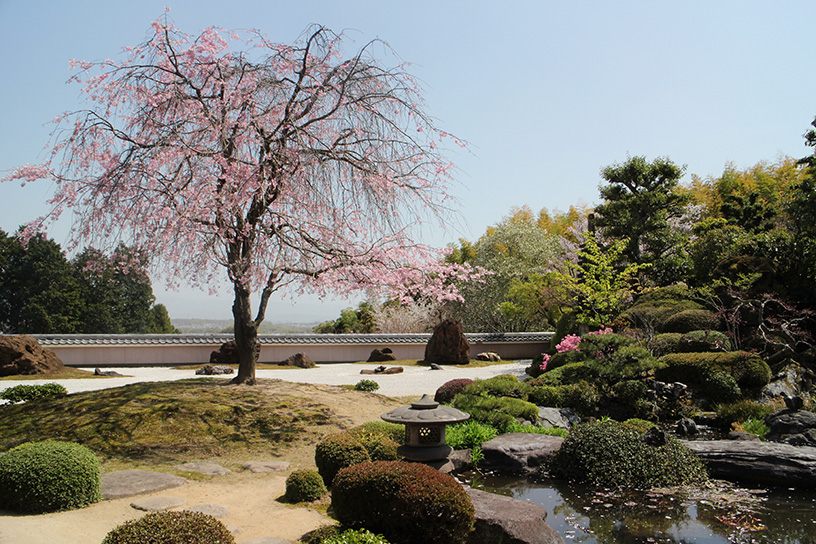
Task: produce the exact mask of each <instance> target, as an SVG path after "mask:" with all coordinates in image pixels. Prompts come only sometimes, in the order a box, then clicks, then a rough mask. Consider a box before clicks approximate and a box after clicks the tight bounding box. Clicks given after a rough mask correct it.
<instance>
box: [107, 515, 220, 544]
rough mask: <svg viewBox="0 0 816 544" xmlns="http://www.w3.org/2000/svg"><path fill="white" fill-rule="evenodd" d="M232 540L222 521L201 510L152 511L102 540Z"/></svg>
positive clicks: (140, 543)
mask: <svg viewBox="0 0 816 544" xmlns="http://www.w3.org/2000/svg"><path fill="white" fill-rule="evenodd" d="M193 542H194V543H195V544H234V543H235V538H234V537H233V536H232V533H230V532H229V530H228V529H227V528H226V527H225V526H224V524H223V523H221V522H220V521H218V520H217V519H215V518H214V517H212V516H210V515H207V514H202V513H200V512H189V511H183V512H152V513H150V514H147V515H146V516H144V517H143V518H140V519H136V520H132V521H126V522H125V523H123V524H122V525H119V526H118V527H116V528H115V529H114V530H112V531H111V532H109V533H108V534H107V535H106V536H105V540H103V541H102V544H191V543H193Z"/></svg>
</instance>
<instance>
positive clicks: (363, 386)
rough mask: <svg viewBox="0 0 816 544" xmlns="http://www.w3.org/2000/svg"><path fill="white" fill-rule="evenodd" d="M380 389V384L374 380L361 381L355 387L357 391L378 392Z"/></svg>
mask: <svg viewBox="0 0 816 544" xmlns="http://www.w3.org/2000/svg"><path fill="white" fill-rule="evenodd" d="M379 388H380V384H378V383H377V382H375V381H374V380H360V381H359V382H357V383H356V384H355V385H354V390H355V391H368V392H371V391H376V390H377V389H379Z"/></svg>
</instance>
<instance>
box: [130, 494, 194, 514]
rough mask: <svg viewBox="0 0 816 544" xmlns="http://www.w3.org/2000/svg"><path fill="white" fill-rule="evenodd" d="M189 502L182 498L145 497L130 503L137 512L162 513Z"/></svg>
mask: <svg viewBox="0 0 816 544" xmlns="http://www.w3.org/2000/svg"><path fill="white" fill-rule="evenodd" d="M185 502H187V501H185V500H184V499H183V498H181V497H173V496H169V495H163V496H160V497H145V498H143V499H139V500H136V501H133V502H132V503H130V506H131V507H132V508H135V509H136V510H144V511H145V512H162V511H164V510H169V509H171V508H175V507H177V506H182V505H184V503H185Z"/></svg>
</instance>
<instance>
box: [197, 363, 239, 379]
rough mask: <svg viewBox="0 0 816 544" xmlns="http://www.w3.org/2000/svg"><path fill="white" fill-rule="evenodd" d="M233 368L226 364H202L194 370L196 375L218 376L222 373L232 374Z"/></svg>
mask: <svg viewBox="0 0 816 544" xmlns="http://www.w3.org/2000/svg"><path fill="white" fill-rule="evenodd" d="M234 372H235V369H234V368H232V367H231V366H226V365H204V366H202V367H201V368H199V369H198V370H196V375H198V376H220V375H222V374H232V373H234Z"/></svg>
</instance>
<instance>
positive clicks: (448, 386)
mask: <svg viewBox="0 0 816 544" xmlns="http://www.w3.org/2000/svg"><path fill="white" fill-rule="evenodd" d="M472 383H473V380H471V379H470V378H457V379H455V380H450V381H447V382H445V383H443V384H442V385H440V386H439V389H437V390H436V393H435V394H434V400H435V401H436V402H439V403H441V404H448V403H449V402H451V401H452V400H453V397H455V396H456V395H458V394H459V393H461V392H462V391H464V390H465V387H467V386H468V385H470V384H472Z"/></svg>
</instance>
